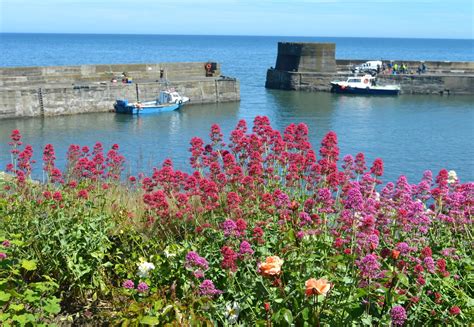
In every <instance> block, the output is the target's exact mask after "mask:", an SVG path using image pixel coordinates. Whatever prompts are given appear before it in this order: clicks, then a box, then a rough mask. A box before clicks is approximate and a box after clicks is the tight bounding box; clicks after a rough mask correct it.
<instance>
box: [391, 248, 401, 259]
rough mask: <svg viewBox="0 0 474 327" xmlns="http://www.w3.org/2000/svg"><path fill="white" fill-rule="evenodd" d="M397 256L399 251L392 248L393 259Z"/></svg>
mask: <svg viewBox="0 0 474 327" xmlns="http://www.w3.org/2000/svg"><path fill="white" fill-rule="evenodd" d="M399 256H400V251H398V250H392V258H394V259H395V260H397V259H398V257H399Z"/></svg>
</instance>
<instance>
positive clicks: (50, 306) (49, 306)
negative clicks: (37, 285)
mask: <svg viewBox="0 0 474 327" xmlns="http://www.w3.org/2000/svg"><path fill="white" fill-rule="evenodd" d="M60 301H61V300H60V299H58V298H51V299H48V300H46V302H45V305H44V306H43V310H44V311H45V312H47V313H50V314H58V313H59V312H60V311H61V306H60V305H59V302H60Z"/></svg>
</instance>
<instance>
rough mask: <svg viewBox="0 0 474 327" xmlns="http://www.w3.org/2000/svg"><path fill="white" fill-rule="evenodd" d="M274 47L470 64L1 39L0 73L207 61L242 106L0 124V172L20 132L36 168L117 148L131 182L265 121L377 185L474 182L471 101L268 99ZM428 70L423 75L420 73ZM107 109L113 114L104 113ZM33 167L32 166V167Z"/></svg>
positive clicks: (222, 45) (196, 41)
mask: <svg viewBox="0 0 474 327" xmlns="http://www.w3.org/2000/svg"><path fill="white" fill-rule="evenodd" d="M278 41H304V42H312V41H314V42H318V41H319V42H335V43H336V56H337V58H341V59H342V58H351V59H379V58H382V59H386V60H388V59H404V60H417V59H419V60H449V61H474V40H432V39H381V38H378V39H377V38H321V37H315V38H303V37H247V36H159V35H65V34H64V35H60V34H0V48H2V56H0V66H37V65H38V66H44V65H79V64H98V63H142V62H166V61H171V62H175V61H188V62H189V61H207V60H213V61H217V62H220V63H222V69H223V74H224V75H227V76H233V77H237V78H238V79H239V80H240V83H241V99H242V101H241V102H240V103H228V104H212V105H193V106H187V107H184V108H183V109H182V110H180V111H178V112H171V113H164V114H159V115H154V116H148V117H129V116H124V115H115V114H111V113H103V114H86V115H77V116H65V117H48V118H28V119H9V120H0V167H4V165H5V164H6V163H7V162H8V161H9V154H8V146H7V143H8V137H9V133H10V131H11V130H12V129H16V128H17V129H20V131H21V132H22V133H23V135H24V140H25V142H26V143H30V144H32V145H33V147H34V149H35V150H36V154H35V157H36V159H37V160H38V161H40V160H41V149H42V148H43V147H44V145H45V144H47V143H53V144H54V145H55V147H56V149H57V153H58V154H57V157H58V161H59V164H64V159H63V158H64V155H65V152H66V150H67V147H68V146H69V144H71V143H74V144H80V145H88V146H92V145H93V144H94V143H95V142H96V141H101V142H103V143H104V144H105V145H106V146H110V145H111V144H113V143H118V144H119V145H120V146H121V150H122V152H123V153H124V154H125V155H126V157H127V159H128V169H129V170H130V171H131V172H132V173H136V172H137V171H149V170H150V169H151V167H153V166H156V165H159V164H160V163H161V162H162V161H163V160H164V159H165V158H167V157H170V158H172V159H173V161H174V162H175V165H176V166H177V167H179V168H182V169H187V167H188V157H189V155H188V152H187V150H188V148H189V140H190V139H191V138H192V137H193V136H200V137H207V134H208V132H209V128H210V126H211V125H212V124H213V123H218V124H220V125H221V127H222V129H223V131H224V132H225V134H226V136H228V135H229V132H230V131H231V130H232V129H233V128H234V127H235V125H236V124H237V122H238V120H240V119H245V120H247V122H249V123H251V122H252V120H253V118H254V117H255V116H256V115H266V116H268V117H269V118H270V120H271V122H272V125H273V126H274V127H275V128H278V129H280V130H283V129H284V128H285V127H286V126H287V125H288V124H290V123H293V122H295V123H298V122H304V123H306V124H308V126H309V130H310V139H311V141H312V143H313V146H314V147H315V148H318V147H319V143H320V141H321V139H322V137H323V136H324V135H325V134H326V133H327V132H328V131H330V130H334V131H336V132H337V134H338V137H339V144H340V147H341V154H342V155H345V154H353V155H355V154H357V153H358V152H361V151H362V152H364V153H365V154H366V156H367V158H368V159H369V160H373V159H375V158H376V157H381V158H382V159H384V161H385V170H386V173H385V181H394V180H395V179H396V178H397V177H398V176H399V175H401V174H405V175H407V176H408V178H409V180H410V181H412V182H417V181H418V180H419V179H420V178H421V175H422V173H423V171H424V170H426V169H431V170H433V171H434V172H435V173H437V171H439V169H441V168H447V169H453V170H456V171H457V173H458V175H459V176H460V178H461V179H462V180H464V181H468V180H469V181H473V180H474V150H473V149H474V108H473V103H474V97H473V96H450V97H446V96H445V97H440V96H409V95H407V96H399V97H393V98H392V97H389V98H387V97H383V98H379V97H354V96H341V95H334V94H328V93H307V92H287V91H275V90H267V89H265V88H264V83H265V74H266V69H267V68H269V67H270V66H274V65H275V60H276V54H277V42H278ZM428 68H429V67H428ZM111 105H112V104H111ZM37 166H38V167H39V165H37Z"/></svg>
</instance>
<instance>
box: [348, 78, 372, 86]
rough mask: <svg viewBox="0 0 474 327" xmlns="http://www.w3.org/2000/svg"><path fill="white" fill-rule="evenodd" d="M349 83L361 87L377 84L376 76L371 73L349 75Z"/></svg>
mask: <svg viewBox="0 0 474 327" xmlns="http://www.w3.org/2000/svg"><path fill="white" fill-rule="evenodd" d="M346 83H347V84H348V85H357V86H359V87H366V86H369V85H370V86H374V85H375V77H373V76H371V75H364V76H354V77H349V78H348V79H347V80H346Z"/></svg>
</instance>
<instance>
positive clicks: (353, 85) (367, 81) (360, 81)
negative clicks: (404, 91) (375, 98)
mask: <svg viewBox="0 0 474 327" xmlns="http://www.w3.org/2000/svg"><path fill="white" fill-rule="evenodd" d="M331 92H335V93H346V94H374V95H398V94H399V93H400V85H377V79H376V78H375V77H374V76H371V75H368V74H367V75H364V76H353V77H349V78H348V79H347V80H345V81H332V82H331Z"/></svg>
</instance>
